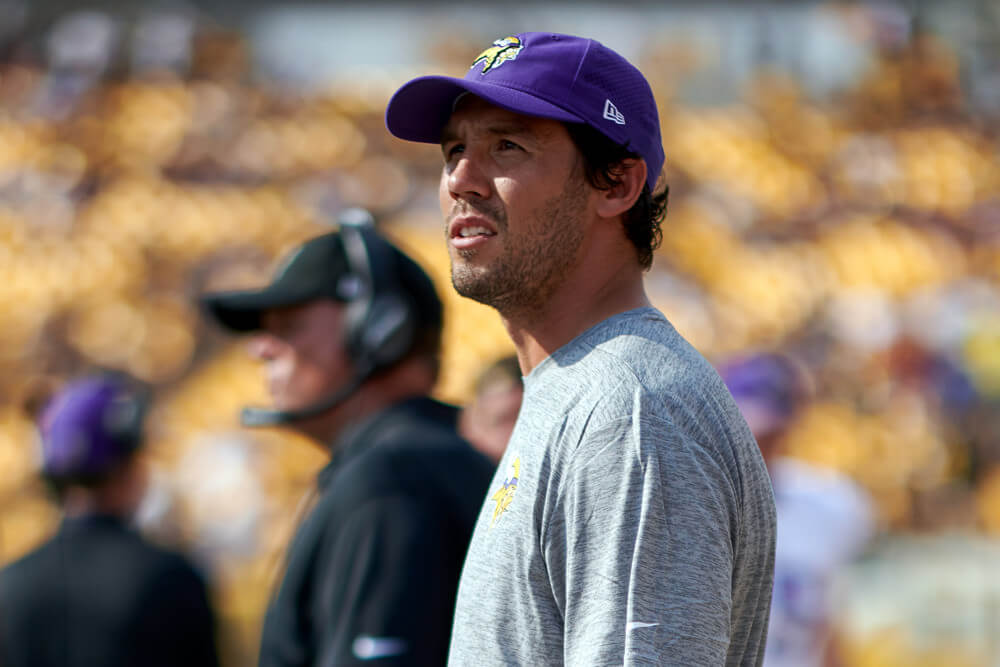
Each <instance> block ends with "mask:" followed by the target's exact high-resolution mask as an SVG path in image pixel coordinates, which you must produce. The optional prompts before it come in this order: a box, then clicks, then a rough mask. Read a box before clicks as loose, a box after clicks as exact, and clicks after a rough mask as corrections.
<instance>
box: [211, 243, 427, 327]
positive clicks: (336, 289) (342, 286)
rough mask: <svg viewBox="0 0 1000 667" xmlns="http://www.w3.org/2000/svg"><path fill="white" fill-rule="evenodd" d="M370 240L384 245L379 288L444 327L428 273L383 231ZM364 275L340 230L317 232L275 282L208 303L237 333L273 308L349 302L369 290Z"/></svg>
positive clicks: (376, 270)
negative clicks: (400, 297) (353, 261)
mask: <svg viewBox="0 0 1000 667" xmlns="http://www.w3.org/2000/svg"><path fill="white" fill-rule="evenodd" d="M366 238H367V239H368V241H367V242H368V243H380V244H384V246H385V248H384V252H382V253H381V254H382V256H384V257H386V258H387V259H388V261H386V262H383V264H385V265H378V264H375V265H372V266H371V267H370V270H371V272H372V273H373V276H372V282H373V289H374V290H375V291H376V294H375V296H377V292H378V290H380V289H383V290H390V289H391V290H394V291H396V292H398V293H400V294H402V295H403V296H404V297H405V298H408V299H410V300H411V302H412V304H413V306H414V308H413V310H414V313H415V316H416V319H417V322H416V324H417V329H418V330H422V329H426V328H440V327H441V326H442V321H443V314H442V305H441V300H440V299H439V297H438V295H437V290H436V289H435V287H434V283H433V281H432V280H431V279H430V277H429V276H428V275H427V273H426V272H425V271H424V270H423V269H422V268H421V267H420V265H419V264H417V263H416V262H415V261H414V260H412V259H411V258H410V257H409V256H407V255H406V254H405V253H404V252H403V251H402V250H400V249H399V248H397V247H396V246H395V245H393V244H392V243H390V242H389V241H388V240H386V239H385V238H384V237H383V236H381V235H376V234H369V235H368V236H367V237H366ZM362 280H363V279H362V276H360V275H358V273H356V271H355V270H354V269H353V268H352V267H351V265H350V262H349V261H348V258H347V253H346V252H345V249H344V243H343V239H342V238H341V235H340V233H339V232H331V233H328V234H323V235H322V236H317V237H315V238H313V239H310V240H309V241H306V242H305V243H303V244H302V245H300V246H298V247H297V248H295V249H294V250H293V251H292V252H291V253H289V254H288V256H287V257H286V258H285V259H284V260H283V261H282V262H281V264H280V265H279V267H278V270H277V271H276V272H275V275H274V278H273V279H272V280H271V282H270V284H268V285H267V286H265V287H262V288H260V289H255V290H237V291H225V292H210V293H207V294H204V295H203V296H202V297H201V303H202V306H203V307H204V308H205V310H206V311H207V312H208V313H209V314H210V315H211V316H212V317H213V318H214V319H215V320H216V321H217V322H218V323H219V324H221V325H222V326H223V327H225V328H226V329H229V330H230V331H235V332H248V331H258V330H260V329H261V328H262V324H261V315H262V314H263V312H264V311H266V310H269V309H272V308H281V307H285V306H296V305H300V304H304V303H308V302H310V301H314V300H316V299H332V300H334V301H339V302H342V303H347V302H350V301H353V300H354V299H357V298H359V297H361V296H362V295H363V293H364V284H363V283H362Z"/></svg>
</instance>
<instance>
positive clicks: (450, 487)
mask: <svg viewBox="0 0 1000 667" xmlns="http://www.w3.org/2000/svg"><path fill="white" fill-rule="evenodd" d="M357 222H358V223H361V221H360V220H359V221H357ZM367 222H368V224H342V225H341V227H340V231H339V232H337V233H330V234H325V235H322V236H319V237H317V238H314V239H312V240H310V241H308V242H306V243H305V244H303V245H301V246H300V247H299V248H298V249H296V250H295V251H294V252H293V253H292V254H290V255H289V258H288V259H287V260H285V264H284V267H283V269H282V270H281V272H280V273H279V274H278V275H277V276H276V277H275V278H274V280H273V282H271V284H270V285H268V286H267V287H264V288H263V289H260V290H247V291H239V292H221V293H219V292H216V293H210V294H208V295H206V297H205V304H206V306H207V308H208V309H209V311H210V312H211V313H212V314H213V315H214V317H215V318H217V320H218V321H219V322H220V323H221V324H222V325H223V326H225V327H227V328H229V329H230V330H233V331H256V332H259V333H258V335H256V336H255V337H254V338H253V340H252V342H251V351H252V354H253V355H254V356H256V357H257V358H258V359H260V360H261V361H263V362H264V364H265V366H266V370H267V375H268V386H269V390H270V393H271V396H272V398H273V400H274V403H275V406H276V407H275V408H274V409H262V408H250V409H247V410H245V411H244V423H245V424H247V425H251V426H263V425H279V424H284V425H287V426H289V427H291V428H293V429H295V430H297V431H299V432H301V433H303V434H305V435H307V436H309V437H310V438H312V439H313V440H314V441H315V442H316V444H317V445H318V446H320V447H322V448H324V449H326V448H328V449H329V451H330V454H331V457H332V460H331V461H330V463H329V464H328V465H327V466H326V467H325V468H324V469H323V470H322V472H320V474H319V478H318V480H317V489H316V495H318V497H314V498H313V501H314V502H315V505H314V507H313V509H312V510H311V511H310V513H309V514H308V516H307V517H306V519H305V520H304V521H303V522H302V524H301V525H300V527H299V529H298V534H297V535H296V537H295V539H294V541H293V543H292V545H291V547H290V549H289V551H288V556H287V561H286V570H285V574H284V580H283V581H282V583H281V585H280V588H279V589H278V591H277V594H276V597H275V598H274V599H273V601H272V603H271V605H270V608H269V609H268V612H267V616H266V619H265V622H264V629H263V637H262V641H261V650H260V664H261V665H265V666H271V665H314V664H323V665H327V664H337V665H348V664H358V663H360V662H364V661H368V660H378V661H379V664H393V665H431V664H443V663H444V661H445V656H446V653H447V648H448V637H449V633H450V629H451V619H452V613H453V606H454V602H455V592H456V588H457V584H458V575H459V570H460V568H461V565H462V562H463V559H464V556H465V551H466V548H467V545H468V541H469V538H470V536H471V532H472V524H473V521H474V519H475V517H476V515H477V513H478V511H479V508H480V506H481V504H482V500H483V497H484V493H485V491H486V488H487V484H488V483H489V480H490V476H491V474H492V467H491V466H490V465H489V463H488V461H487V460H486V459H485V458H484V457H482V456H480V455H479V454H478V453H476V452H475V451H474V450H473V449H472V448H471V447H469V446H468V444H467V443H465V442H463V441H462V440H461V439H460V438H459V437H458V435H457V433H456V430H455V428H456V421H457V417H458V415H457V409H456V408H454V407H452V406H448V405H445V404H442V403H438V402H436V401H434V400H432V399H430V398H429V397H428V394H429V393H430V391H431V389H432V388H433V386H434V383H435V381H436V379H437V374H438V363H439V362H438V355H439V352H440V350H439V347H440V339H441V327H442V306H441V302H440V301H439V300H438V296H437V294H436V291H435V288H434V284H433V283H432V282H431V280H430V278H429V277H428V276H427V275H426V274H425V273H424V271H423V269H421V268H420V267H419V266H418V265H417V264H416V263H415V262H413V261H412V260H411V259H410V258H409V257H407V256H406V255H404V254H403V253H402V252H401V251H400V250H398V249H397V248H396V247H395V246H393V245H391V244H390V243H389V242H388V241H386V240H384V239H383V238H382V237H381V236H379V235H378V234H376V233H375V231H374V229H373V228H372V226H371V224H370V223H371V221H370V220H368V221H367Z"/></svg>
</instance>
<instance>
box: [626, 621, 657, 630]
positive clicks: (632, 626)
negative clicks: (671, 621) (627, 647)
mask: <svg viewBox="0 0 1000 667" xmlns="http://www.w3.org/2000/svg"><path fill="white" fill-rule="evenodd" d="M657 625H659V623H643V622H642V621H632V622H631V623H626V624H625V632H632V631H633V630H636V629H638V628H653V627H656V626H657Z"/></svg>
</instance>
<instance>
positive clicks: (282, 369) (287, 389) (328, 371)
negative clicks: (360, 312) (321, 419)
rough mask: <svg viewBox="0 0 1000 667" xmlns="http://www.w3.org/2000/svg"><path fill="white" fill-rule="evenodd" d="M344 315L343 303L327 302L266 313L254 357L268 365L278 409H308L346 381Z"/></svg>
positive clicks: (252, 350)
mask: <svg viewBox="0 0 1000 667" xmlns="http://www.w3.org/2000/svg"><path fill="white" fill-rule="evenodd" d="M344 317H345V306H344V305H342V304H339V303H336V302H334V301H330V300H325V299H320V300H317V301H311V302H309V303H306V304H303V305H299V306H289V307H286V308H275V309H272V310H267V311H265V312H264V314H263V316H262V317H261V323H262V327H263V329H262V331H261V332H259V333H258V334H257V335H256V336H254V337H253V339H252V340H251V342H250V354H251V355H252V356H254V357H255V358H257V359H259V360H260V361H263V362H264V364H265V372H266V374H267V386H268V391H269V392H270V394H271V399H272V401H273V402H274V406H275V408H277V409H279V410H294V409H298V408H304V407H308V406H310V405H312V404H313V403H315V402H316V401H318V400H319V399H321V398H323V397H325V396H327V395H328V394H329V393H330V392H332V391H335V390H336V389H338V388H339V387H340V386H342V385H343V383H344V382H346V381H347V379H348V378H349V377H350V375H351V373H352V367H351V364H350V360H349V358H348V354H347V352H346V350H345V348H344V329H345V326H344Z"/></svg>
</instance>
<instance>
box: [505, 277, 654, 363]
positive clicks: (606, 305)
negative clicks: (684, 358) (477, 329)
mask: <svg viewBox="0 0 1000 667" xmlns="http://www.w3.org/2000/svg"><path fill="white" fill-rule="evenodd" d="M586 265H587V266H599V267H601V269H600V270H598V271H590V272H588V271H584V270H575V271H574V272H573V275H571V276H569V277H567V279H566V280H564V281H563V283H562V284H561V285H560V286H559V287H558V288H557V289H556V291H555V292H554V293H553V294H552V298H550V299H549V300H548V302H547V303H546V304H544V305H543V306H542V307H541V308H536V309H533V310H532V311H530V312H528V311H524V312H513V313H500V317H501V320H502V321H503V324H504V326H505V327H506V329H507V333H508V335H509V336H510V338H511V340H512V341H513V342H514V347H515V349H516V350H517V357H518V361H519V362H520V365H521V371H522V373H523V374H524V375H528V374H529V373H530V372H531V370H532V369H533V368H534V367H535V366H537V365H538V364H540V363H541V362H542V361H543V360H545V358H546V357H548V356H549V355H550V354H552V353H553V352H555V351H556V350H558V349H559V348H560V347H562V346H563V345H565V344H566V343H568V342H570V341H571V340H573V339H574V338H576V337H577V336H579V335H580V334H581V333H583V332H584V331H586V330H587V329H589V328H591V327H593V326H594V325H596V324H599V323H600V322H603V321H604V320H606V319H608V318H609V317H612V316H614V315H617V314H619V313H623V312H626V311H629V310H634V309H636V308H642V307H645V306H649V305H650V304H649V299H648V297H647V296H646V292H645V289H644V287H643V283H642V270H641V269H640V268H639V267H638V266H635V265H633V264H631V263H622V264H621V265H620V266H614V265H611V264H607V263H605V264H603V265H602V264H600V263H595V262H590V263H586Z"/></svg>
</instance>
